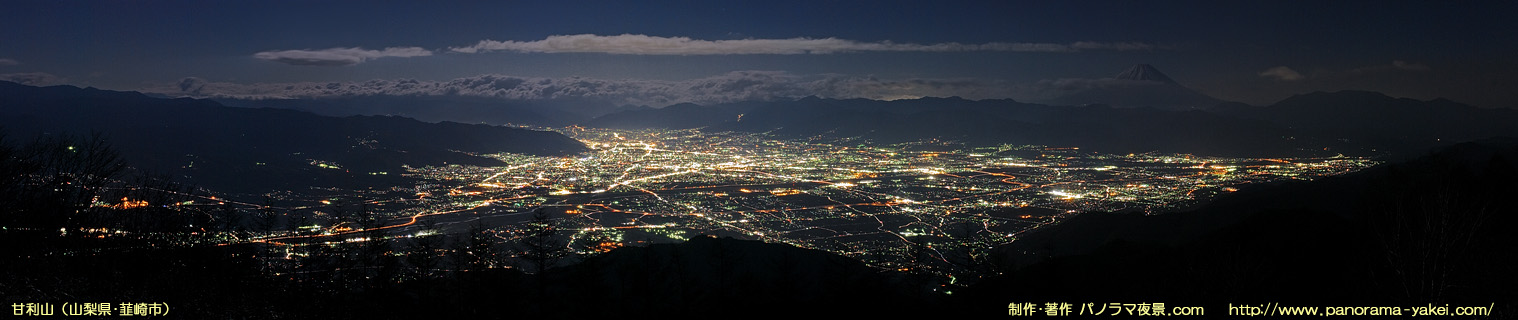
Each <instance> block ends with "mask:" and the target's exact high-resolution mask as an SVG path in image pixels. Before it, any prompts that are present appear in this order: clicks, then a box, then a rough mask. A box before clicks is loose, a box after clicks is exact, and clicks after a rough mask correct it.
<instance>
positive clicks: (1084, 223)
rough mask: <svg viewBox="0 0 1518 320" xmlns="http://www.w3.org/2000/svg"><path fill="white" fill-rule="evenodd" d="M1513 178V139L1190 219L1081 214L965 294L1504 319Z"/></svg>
mask: <svg viewBox="0 0 1518 320" xmlns="http://www.w3.org/2000/svg"><path fill="white" fill-rule="evenodd" d="M1514 179H1518V140H1513V139H1492V140H1483V141H1479V142H1472V143H1463V144H1459V145H1455V146H1451V147H1448V148H1444V149H1442V150H1440V151H1438V152H1436V153H1432V154H1428V155H1426V156H1424V157H1421V158H1418V159H1415V160H1412V161H1408V162H1405V163H1396V164H1389V165H1383V166H1379V167H1375V168H1372V169H1368V170H1365V171H1362V172H1359V173H1355V174H1350V175H1346V176H1342V177H1334V178H1325V179H1322V180H1319V181H1313V182H1297V183H1285V184H1281V185H1274V186H1260V187H1256V188H1252V189H1249V190H1243V191H1240V192H1237V193H1235V194H1232V195H1228V196H1224V197H1220V198H1219V199H1217V200H1216V201H1215V202H1213V203H1211V204H1208V205H1206V206H1203V207H1201V208H1199V209H1197V210H1194V211H1190V212H1181V213H1173V214H1165V215H1158V216H1138V215H1130V214H1108V213H1091V214H1085V215H1082V216H1079V217H1076V218H1074V219H1070V220H1067V221H1065V222H1063V223H1061V224H1059V225H1057V226H1053V227H1047V228H1043V229H1039V230H1036V231H1034V232H1030V233H1029V234H1026V235H1024V236H1023V237H1022V238H1021V239H1019V240H1018V241H1016V242H1013V243H1011V244H1009V245H1007V246H1006V247H1003V248H1000V249H999V252H1000V253H1001V254H1003V256H1004V257H1006V259H1007V261H1008V262H1009V263H1010V264H1013V265H1017V266H1021V267H1020V268H1018V269H1016V270H1015V271H1013V272H1009V273H1007V274H1005V275H1003V276H1000V277H998V278H995V279H992V280H988V281H985V282H982V283H981V284H978V285H976V286H975V287H973V288H971V289H970V290H965V292H966V293H967V296H970V297H972V298H968V299H969V300H966V303H992V302H1004V301H1021V300H1027V299H1035V300H1034V301H1044V300H1049V301H1065V300H1072V301H1119V300H1121V301H1130V300H1132V301H1161V302H1166V303H1170V304H1172V305H1177V304H1181V303H1189V304H1210V305H1211V306H1222V305H1223V304H1225V303H1236V304H1238V303H1261V302H1262V301H1264V302H1276V301H1279V302H1282V303H1307V304H1312V305H1393V306H1420V305H1424V304H1427V303H1433V304H1435V305H1436V306H1437V305H1442V304H1444V303H1450V304H1451V305H1465V306H1470V305H1480V306H1486V305H1488V304H1489V303H1491V302H1496V303H1497V307H1496V310H1498V311H1499V312H1502V313H1503V314H1508V315H1510V314H1511V311H1503V310H1511V308H1512V307H1514V305H1513V301H1518V300H1515V299H1514V298H1518V296H1515V294H1514V292H1513V291H1512V290H1510V289H1509V288H1512V287H1513V286H1514V285H1518V276H1514V274H1513V272H1512V271H1513V270H1512V265H1511V264H1510V263H1508V262H1510V261H1518V249H1515V248H1514V247H1513V244H1515V243H1518V236H1515V235H1514V233H1512V232H1510V231H1508V230H1506V229H1507V228H1508V227H1510V226H1512V225H1514V223H1515V222H1518V216H1515V215H1514V214H1515V213H1518V202H1514V201H1512V200H1511V199H1512V197H1511V196H1509V195H1511V194H1514V193H1515V192H1518V185H1515V184H1513V183H1512V181H1514ZM969 301H973V302H969ZM1209 312H1214V311H1213V310H1209ZM1209 314H1214V313H1209ZM1494 315H1496V314H1494Z"/></svg>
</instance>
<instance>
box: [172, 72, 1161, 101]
mask: <svg viewBox="0 0 1518 320" xmlns="http://www.w3.org/2000/svg"><path fill="white" fill-rule="evenodd" d="M1133 85H1153V83H1149V82H1146V81H1136V82H1135V81H1130V80H1117V79H1111V78H1106V79H1070V78H1067V79H1051V80H1043V81H1035V82H1009V81H1005V80H998V79H984V78H905V79H883V78H877V77H873V76H852V75H839V74H823V75H796V74H791V73H787V72H782V71H735V72H729V73H725V74H720V75H715V76H711V77H705V78H697V79H689V80H679V81H668V80H640V79H617V80H607V79H595V78H582V77H568V78H538V77H519V76H510V75H499V74H486V75H479V76H472V77H464V78H457V79H452V80H445V81H421V80H413V79H395V80H386V79H378V80H369V81H364V82H299V83H254V84H238V83H229V82H211V81H207V80H204V79H200V78H185V79H183V80H181V81H179V82H176V83H172V84H163V85H159V86H157V87H152V88H145V89H143V91H147V92H154V93H161V94H165V95H170V96H188V97H199V98H238V99H301V98H326V97H348V96H386V95H393V96H472V97H489V98H499V99H506V100H553V99H585V100H595V101H604V102H609V103H613V104H618V105H644V106H653V107H663V106H668V105H673V104H679V103H696V104H702V105H711V104H720V103H730V102H740V101H770V100H780V99H796V98H802V97H807V96H817V97H821V98H834V99H855V98H862V99H873V100H896V99H912V98H920V97H951V96H957V97H961V98H966V99H972V100H982V99H1015V100H1018V101H1023V102H1035V103H1053V102H1058V101H1059V100H1058V99H1060V98H1061V97H1063V96H1065V95H1069V94H1071V93H1073V92H1079V91H1082V90H1089V89H1093V88H1106V87H1112V86H1133Z"/></svg>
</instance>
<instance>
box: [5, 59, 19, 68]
mask: <svg viewBox="0 0 1518 320" xmlns="http://www.w3.org/2000/svg"><path fill="white" fill-rule="evenodd" d="M19 64H21V62H20V61H16V60H15V59H7V58H0V66H14V65H19Z"/></svg>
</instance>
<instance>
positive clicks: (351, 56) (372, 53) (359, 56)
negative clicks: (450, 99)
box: [253, 47, 432, 66]
mask: <svg viewBox="0 0 1518 320" xmlns="http://www.w3.org/2000/svg"><path fill="white" fill-rule="evenodd" d="M430 55H432V51H431V50H427V49H423V48H420V47H390V48H385V49H384V50H366V49H364V48H358V47H354V48H330V49H322V50H282V51H264V52H259V53H255V54H253V57H254V58H259V59H263V60H269V61H274V62H279V63H284V64H290V65H298V66H351V65H355V64H359V63H363V62H364V61H368V60H371V59H378V58H386V57H402V58H409V57H423V56H430Z"/></svg>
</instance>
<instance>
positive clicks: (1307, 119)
mask: <svg viewBox="0 0 1518 320" xmlns="http://www.w3.org/2000/svg"><path fill="white" fill-rule="evenodd" d="M1218 112H1219V113H1220V114H1224V115H1228V116H1233V117H1240V118H1248V119H1260V120H1265V121H1269V122H1271V123H1275V124H1278V125H1280V126H1283V127H1287V128H1291V129H1293V130H1295V131H1297V132H1298V134H1299V135H1302V136H1311V137H1319V138H1322V139H1326V140H1342V141H1346V142H1349V143H1352V144H1358V145H1366V146H1370V147H1379V148H1388V149H1394V150H1392V151H1394V152H1398V153H1406V152H1421V151H1422V150H1426V149H1427V148H1430V147H1433V146H1438V145H1443V144H1448V143H1450V142H1457V141H1470V140H1475V139H1483V138H1487V137H1495V136H1518V126H1514V125H1513V124H1514V123H1518V111H1514V110H1512V109H1481V108H1476V107H1473V106H1469V105H1465V104H1460V103H1457V102H1453V101H1449V100H1445V99H1434V100H1430V101H1418V100H1413V99H1407V98H1392V97H1388V96H1386V95H1383V94H1380V93H1376V92H1368V91H1339V92H1333V93H1327V92H1315V93H1308V94H1301V95H1296V96H1293V97H1291V98H1287V99H1285V100H1281V101H1280V102H1277V103H1275V104H1272V105H1270V106H1266V107H1243V108H1225V109H1219V110H1218Z"/></svg>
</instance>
